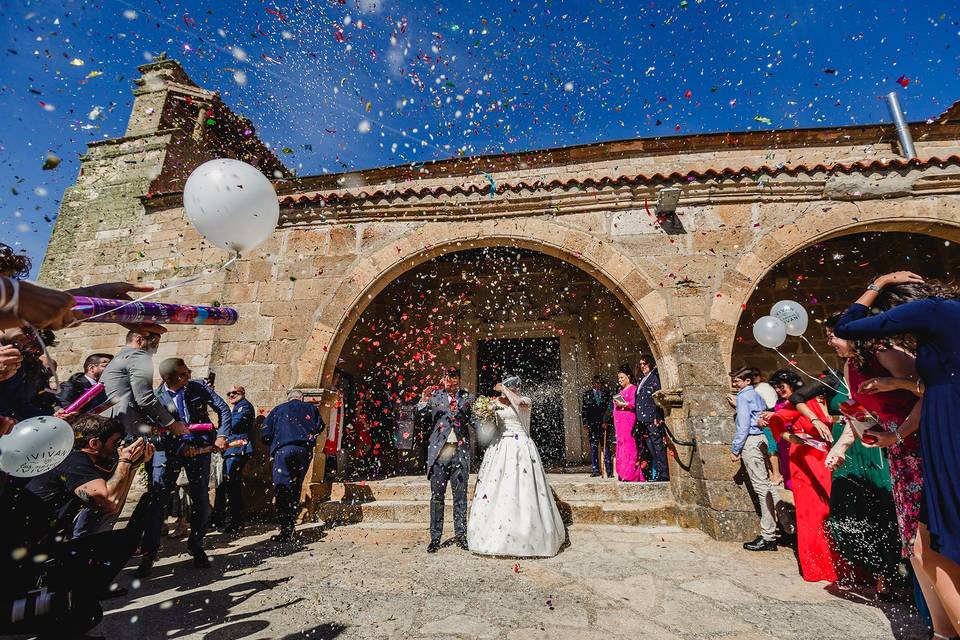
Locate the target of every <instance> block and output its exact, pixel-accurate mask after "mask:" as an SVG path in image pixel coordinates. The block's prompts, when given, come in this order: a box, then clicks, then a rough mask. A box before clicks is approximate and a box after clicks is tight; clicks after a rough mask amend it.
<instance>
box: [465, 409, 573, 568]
mask: <svg viewBox="0 0 960 640" xmlns="http://www.w3.org/2000/svg"><path fill="white" fill-rule="evenodd" d="M507 397H508V398H509V399H510V400H511V405H510V406H503V405H500V406H499V407H498V409H497V415H496V421H497V428H498V433H497V435H498V436H499V438H497V439H496V440H495V441H494V443H493V444H492V445H491V446H490V447H489V448H488V449H487V451H486V453H485V454H484V458H483V464H482V465H480V472H479V474H478V475H477V488H476V492H475V493H474V496H473V505H472V506H471V508H470V521H469V523H468V524H467V543H468V544H469V547H470V551H472V552H473V553H478V554H483V555H492V556H514V557H521V558H523V557H549V556H554V555H556V554H557V552H558V551H559V550H560V545H562V544H563V541H564V539H565V538H566V532H565V530H564V526H563V520H562V519H561V518H560V511H559V510H558V509H557V505H556V502H554V500H553V492H552V491H551V490H550V484H549V482H548V481H547V473H546V471H544V469H543V463H542V462H541V461H540V453H539V452H538V451H537V447H536V445H535V444H534V443H533V440H532V439H531V438H530V400H529V399H528V398H520V397H519V396H517V395H516V394H514V393H512V392H510V391H508V392H507Z"/></svg>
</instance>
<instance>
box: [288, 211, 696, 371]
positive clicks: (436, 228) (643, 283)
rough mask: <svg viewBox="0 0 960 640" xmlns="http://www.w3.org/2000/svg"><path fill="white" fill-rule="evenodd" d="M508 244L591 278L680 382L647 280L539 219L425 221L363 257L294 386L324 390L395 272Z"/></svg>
mask: <svg viewBox="0 0 960 640" xmlns="http://www.w3.org/2000/svg"><path fill="white" fill-rule="evenodd" d="M494 246H508V247H517V248H524V249H531V250H534V251H538V252H541V253H544V254H547V255H550V256H553V257H555V258H559V259H560V260H563V261H564V262H567V263H569V264H571V265H573V266H575V267H577V268H579V269H581V270H582V271H584V272H586V273H587V274H589V275H590V276H592V277H593V278H595V279H596V280H598V281H599V282H600V283H601V284H602V285H603V286H604V287H606V289H608V290H609V291H610V292H611V293H612V294H613V295H614V296H615V297H616V298H617V299H618V300H619V301H620V302H621V303H622V304H623V305H624V307H625V308H626V309H627V310H628V312H629V313H630V314H631V316H632V317H633V318H634V319H635V320H636V322H637V324H638V325H639V327H640V329H641V331H642V332H643V335H644V337H645V338H646V340H647V343H648V344H649V345H650V347H651V349H652V351H653V353H654V356H655V357H656V358H658V362H660V366H661V375H662V378H663V384H664V386H665V387H669V386H674V385H676V384H677V383H678V381H679V374H678V371H677V366H676V363H675V362H674V360H673V358H672V355H671V347H672V345H673V344H674V343H675V342H676V341H678V340H679V339H680V337H681V336H682V332H681V331H680V328H679V326H678V325H677V323H676V321H675V319H673V318H671V317H670V316H669V315H668V313H667V304H666V300H665V299H664V297H663V296H662V295H661V294H660V293H659V291H657V290H656V288H655V287H656V286H657V285H655V284H654V283H653V281H652V279H651V278H650V277H648V276H647V275H646V274H645V273H644V272H643V271H642V269H641V268H640V267H639V266H637V265H636V264H635V263H634V262H633V261H632V260H631V259H630V258H629V257H627V256H625V255H623V254H622V253H620V252H618V251H617V250H615V249H614V248H613V247H612V246H611V245H610V244H609V243H605V242H603V241H600V240H598V239H597V238H596V237H594V236H593V235H591V234H588V233H586V232H583V231H578V230H576V229H571V228H570V227H565V226H561V225H557V224H554V223H551V222H548V221H545V220H540V219H517V220H506V221H505V220H484V221H478V222H467V223H436V222H432V223H428V224H426V225H423V226H419V227H416V228H415V229H413V230H412V231H410V232H408V233H407V234H405V235H404V236H402V237H400V238H399V239H397V240H396V241H393V242H390V243H389V244H387V246H384V247H381V248H380V249H378V250H376V251H374V252H373V253H372V254H370V255H369V256H368V257H366V259H364V260H363V261H362V262H361V263H360V264H359V265H358V266H357V267H356V269H355V270H354V275H353V277H351V278H350V279H349V280H346V281H345V282H343V283H342V284H341V285H340V286H339V287H338V288H337V290H336V291H335V293H334V295H333V298H332V300H331V302H330V304H328V305H327V306H326V307H324V308H323V309H321V310H320V311H319V312H318V315H317V317H316V318H315V319H314V323H313V331H312V332H311V334H310V335H309V337H308V338H307V340H306V344H305V346H304V349H303V351H302V356H301V358H300V360H299V362H298V365H297V376H296V380H297V382H296V386H297V387H300V388H324V387H327V386H328V385H329V384H330V383H331V381H332V378H333V373H334V368H335V365H336V361H337V357H338V354H339V353H340V350H341V349H342V347H343V344H344V342H345V341H346V339H347V337H348V336H349V334H350V332H351V331H352V329H353V326H354V324H355V323H356V321H357V319H358V318H359V317H360V314H361V313H362V312H363V311H364V309H365V308H366V306H367V305H368V304H369V303H370V301H371V300H373V298H374V297H375V296H376V295H377V294H378V293H379V292H380V291H382V290H383V288H384V287H386V286H387V285H388V284H389V283H390V282H391V281H393V280H394V279H395V278H396V277H397V276H398V275H400V274H401V273H404V272H406V271H408V270H410V269H412V268H414V267H416V266H418V265H420V264H422V263H424V262H426V261H428V260H431V259H432V258H435V257H437V256H439V255H441V254H444V253H448V252H454V251H462V250H465V249H472V248H483V247H494Z"/></svg>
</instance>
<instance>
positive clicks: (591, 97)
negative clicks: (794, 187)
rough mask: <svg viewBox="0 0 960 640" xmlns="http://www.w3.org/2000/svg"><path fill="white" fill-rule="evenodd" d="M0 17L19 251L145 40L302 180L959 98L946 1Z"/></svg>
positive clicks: (14, 3) (67, 12)
mask: <svg viewBox="0 0 960 640" xmlns="http://www.w3.org/2000/svg"><path fill="white" fill-rule="evenodd" d="M0 29H2V30H3V42H4V46H3V49H2V50H0V114H2V115H3V119H4V124H5V126H3V127H0V163H2V172H0V239H2V240H3V241H4V242H7V243H9V244H13V245H17V246H20V247H22V248H24V249H26V250H27V251H28V252H29V253H30V254H31V255H32V256H33V257H34V258H35V261H36V262H37V263H39V259H40V257H41V256H42V253H43V251H44V247H45V246H46V242H47V239H48V237H49V234H50V229H51V227H52V221H53V220H54V219H55V217H56V213H57V208H58V205H59V199H60V197H61V195H62V194H63V190H64V189H65V188H66V187H67V186H69V185H70V184H71V183H72V182H73V181H74V180H75V178H76V175H77V171H78V169H79V160H78V159H79V156H80V154H82V153H83V151H84V149H85V145H86V143H88V142H90V141H92V140H99V139H103V138H111V137H116V136H119V135H121V134H122V133H123V131H124V129H125V126H126V121H127V117H128V115H129V110H130V104H131V101H132V94H131V88H132V80H133V79H134V78H135V77H137V75H138V74H137V71H136V66H137V65H138V64H142V63H143V62H145V61H147V60H149V59H150V58H151V56H153V55H156V54H157V53H159V52H161V51H165V52H167V53H169V54H170V55H172V56H174V57H176V58H178V59H179V60H180V61H181V62H182V64H183V65H184V67H185V68H186V70H187V72H188V73H189V74H190V75H191V76H192V77H193V79H194V80H195V81H196V82H197V83H198V84H200V85H202V86H204V87H206V88H208V89H212V90H216V91H219V92H220V93H221V94H222V96H223V98H224V100H225V101H226V102H227V104H229V105H230V106H231V107H233V108H234V110H236V111H238V112H239V113H242V114H243V115H245V116H247V117H249V118H251V119H252V120H253V121H254V123H255V124H256V125H257V128H258V132H259V135H260V136H261V138H262V139H264V140H265V141H267V142H268V143H269V144H271V145H272V146H273V147H275V148H276V150H277V152H278V154H279V155H280V156H281V158H282V159H283V160H284V162H285V163H286V164H287V166H289V167H291V168H294V169H295V170H296V171H297V172H298V173H300V174H301V175H309V174H317V173H323V172H327V171H330V172H336V171H344V170H348V169H358V168H365V167H373V166H378V165H387V164H398V163H404V162H416V161H423V160H429V159H436V158H448V157H455V156H457V155H461V154H465V155H475V154H482V153H496V152H502V151H518V150H523V149H535V148H545V147H557V146H566V145H573V144H582V143H589V142H596V141H599V140H615V139H624V138H633V137H652V136H668V135H683V134H693V133H700V132H711V131H728V130H747V129H778V128H793V127H808V126H831V125H848V124H862V123H873V122H882V121H886V120H888V114H887V111H886V106H885V104H884V102H883V100H882V96H883V95H884V94H886V93H887V92H889V91H891V90H897V91H899V92H900V95H901V103H902V104H903V106H904V109H905V111H906V112H907V117H908V119H910V120H924V119H927V118H930V117H933V116H935V115H937V114H938V113H940V112H942V111H943V110H944V109H945V108H946V107H947V106H949V105H950V104H951V103H952V102H953V101H955V100H957V99H960V63H958V52H960V7H957V6H954V5H953V4H952V3H944V2H929V1H917V2H911V3H899V2H863V1H858V2H847V3H834V2H829V3H827V2H790V1H780V2H769V1H764V2H758V1H753V0H738V1H726V2H722V1H717V0H670V1H667V2H660V1H649V0H647V1H614V0H604V1H597V0H572V1H559V0H554V1H546V0H539V1H530V2H507V1H506V0H482V1H481V0H457V1H449V2H413V1H411V0H383V1H380V0H344V1H341V0H310V1H308V0H295V1H277V2H274V1H273V0H270V1H269V2H261V1H259V0H230V1H229V2H224V1H223V0H217V1H212V0H180V1H176V0H145V1H142V2H128V1H126V0H97V1H88V2H81V1H79V0H72V1H71V0H57V1H51V0H36V1H32V2H28V1H26V0H6V1H5V2H3V3H0ZM903 85H906V86H905V87H904V86H903ZM48 153H53V154H55V155H56V156H58V157H59V158H61V160H62V162H61V164H60V165H59V166H58V167H56V168H55V169H52V170H43V169H42V166H43V164H44V159H45V157H46V156H47V154H48Z"/></svg>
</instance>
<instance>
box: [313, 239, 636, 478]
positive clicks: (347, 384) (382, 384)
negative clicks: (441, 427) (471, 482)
mask: <svg viewBox="0 0 960 640" xmlns="http://www.w3.org/2000/svg"><path fill="white" fill-rule="evenodd" d="M649 351H651V349H650V347H649V345H648V340H647V338H646V335H645V332H644V331H643V329H642V328H641V327H640V326H639V324H638V323H637V321H636V320H635V319H634V317H633V316H632V315H631V313H630V312H629V311H628V310H627V308H626V307H625V306H624V305H623V304H622V303H621V302H620V300H619V299H618V297H617V296H615V295H614V294H613V293H612V292H611V291H610V289H608V288H607V287H606V286H605V285H604V284H602V283H601V282H599V281H598V280H597V278H595V277H594V276H592V275H590V274H589V273H587V272H586V271H584V270H582V269H580V268H578V267H576V266H574V265H572V264H570V263H569V262H567V261H565V260H561V259H559V258H557V257H554V256H551V255H548V254H546V253H543V252H540V251H536V250H533V249H529V248H521V247H513V246H503V245H494V246H480V247H474V248H462V249H461V248H458V247H454V248H451V250H450V251H447V252H441V253H439V254H438V255H437V256H436V257H433V258H431V259H428V260H426V261H424V262H420V263H419V264H415V265H413V266H410V267H409V268H408V269H407V270H405V271H402V272H401V273H399V274H398V275H396V276H395V277H393V278H392V279H391V280H390V281H389V282H388V283H387V284H386V285H385V286H384V287H383V288H382V289H380V291H379V293H377V294H376V295H374V296H371V297H370V299H369V300H368V301H367V303H366V305H365V306H364V308H363V310H362V311H361V312H360V313H359V314H358V315H357V320H356V321H355V322H354V323H353V325H352V327H351V328H350V329H349V330H348V331H347V333H346V335H345V336H344V337H342V347H341V348H340V349H339V351H338V352H337V353H331V354H330V358H331V359H334V362H335V363H336V364H335V366H336V376H335V378H336V379H337V380H339V381H340V384H341V387H342V389H343V392H344V404H345V407H346V411H345V414H346V420H345V423H346V424H348V425H349V426H348V427H347V428H346V429H345V431H344V442H343V450H344V456H342V459H341V464H340V467H341V472H342V473H343V474H344V475H345V476H346V477H379V476H383V475H390V474H394V473H419V472H420V470H421V468H420V465H422V458H423V456H424V449H423V442H422V441H423V433H422V427H418V425H416V424H415V421H414V420H413V417H412V406H413V405H414V404H415V402H416V400H417V399H418V397H419V395H420V393H421V392H422V389H423V388H424V386H426V385H429V384H432V383H433V382H435V380H436V377H437V374H438V372H439V370H440V369H441V368H442V367H443V366H457V367H459V368H460V369H461V372H462V378H463V385H464V386H465V387H466V388H467V389H468V390H470V391H471V392H476V393H480V394H484V395H491V394H492V386H493V384H494V383H495V382H497V381H499V380H500V379H501V378H502V376H503V374H504V373H513V374H516V375H520V376H521V378H523V379H524V381H525V385H526V389H525V392H526V393H527V394H528V395H530V396H531V397H532V398H533V400H534V416H533V421H532V429H531V431H532V436H533V438H534V441H535V442H536V443H537V445H538V448H539V449H540V451H541V455H542V456H543V458H544V461H545V463H546V464H547V465H548V467H553V468H561V467H563V468H570V467H576V466H577V465H582V464H584V463H587V462H589V447H588V445H587V442H586V434H585V433H584V432H583V429H582V428H581V424H580V403H579V400H580V394H581V392H582V391H583V390H584V389H585V388H587V387H588V386H589V384H590V379H591V378H592V376H593V375H595V374H600V375H601V376H602V377H603V379H604V382H605V383H606V384H608V385H610V386H613V385H614V384H615V379H616V371H617V368H618V367H619V366H620V365H621V364H623V363H629V364H631V366H632V365H634V364H635V362H636V360H637V359H638V357H639V355H640V354H641V353H645V352H649ZM481 454H482V452H479V451H478V452H477V455H478V456H479V455H481Z"/></svg>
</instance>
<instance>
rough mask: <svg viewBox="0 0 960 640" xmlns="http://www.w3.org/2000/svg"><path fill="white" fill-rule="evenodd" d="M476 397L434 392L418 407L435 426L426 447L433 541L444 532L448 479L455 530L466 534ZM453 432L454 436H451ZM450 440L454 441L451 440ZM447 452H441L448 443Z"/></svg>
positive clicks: (459, 534) (463, 534) (431, 537)
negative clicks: (471, 423)
mask: <svg viewBox="0 0 960 640" xmlns="http://www.w3.org/2000/svg"><path fill="white" fill-rule="evenodd" d="M473 399H474V398H473V396H472V395H471V394H469V393H467V392H466V391H465V390H463V389H460V390H459V391H457V393H456V394H455V400H456V408H453V407H452V406H451V405H452V404H453V403H452V402H451V397H450V394H448V393H447V392H446V391H445V390H442V389H441V390H439V391H435V392H434V393H433V395H432V396H431V397H430V399H429V400H428V401H426V402H424V403H421V404H420V405H418V406H417V413H419V414H420V416H421V418H422V419H424V420H425V421H427V422H428V424H430V425H432V430H431V431H430V440H429V443H428V448H427V477H428V478H429V479H430V492H431V497H430V541H431V542H436V543H439V542H440V537H441V536H442V535H443V500H444V497H445V496H446V493H447V483H448V482H449V483H450V484H451V485H452V486H451V490H452V493H453V529H454V533H455V534H456V535H457V537H462V536H466V534H467V484H468V482H469V479H470V420H471V418H472V405H473ZM451 433H452V434H453V436H452V437H451ZM450 440H455V443H451V442H450ZM448 444H449V445H450V446H449V447H447V454H444V455H441V453H443V451H444V447H446V446H447V445H448Z"/></svg>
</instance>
